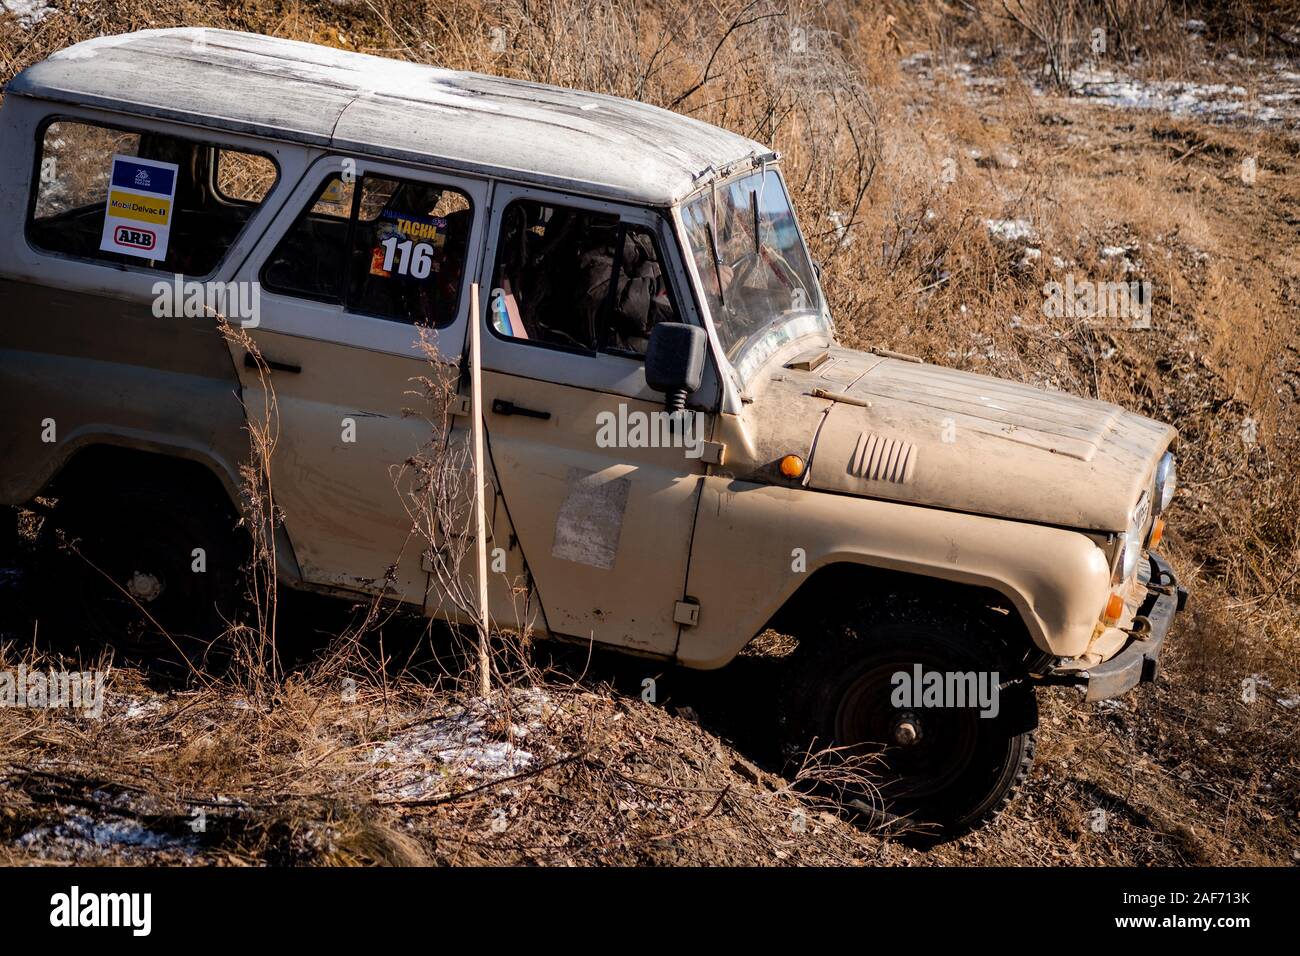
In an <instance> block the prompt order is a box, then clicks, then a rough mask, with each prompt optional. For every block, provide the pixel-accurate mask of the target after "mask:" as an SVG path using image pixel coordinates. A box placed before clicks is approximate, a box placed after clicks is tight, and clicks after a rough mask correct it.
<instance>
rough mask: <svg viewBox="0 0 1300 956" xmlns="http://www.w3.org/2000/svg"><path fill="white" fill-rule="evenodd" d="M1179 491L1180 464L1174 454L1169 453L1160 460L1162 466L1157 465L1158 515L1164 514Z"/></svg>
mask: <svg viewBox="0 0 1300 956" xmlns="http://www.w3.org/2000/svg"><path fill="white" fill-rule="evenodd" d="M1177 490H1178V463H1177V462H1176V460H1175V459H1174V453H1173V452H1170V451H1167V452H1165V454H1164V457H1162V458H1161V459H1160V464H1158V465H1156V488H1155V492H1156V497H1155V504H1156V514H1164V512H1165V509H1166V508H1168V507H1169V503H1170V502H1171V501H1173V500H1174V492H1175V491H1177Z"/></svg>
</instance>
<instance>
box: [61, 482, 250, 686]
mask: <svg viewBox="0 0 1300 956" xmlns="http://www.w3.org/2000/svg"><path fill="white" fill-rule="evenodd" d="M235 523H236V519H235V517H234V515H233V513H232V511H231V509H230V507H229V505H228V503H227V502H225V501H224V500H220V499H216V498H215V497H214V496H211V495H207V494H203V493H196V492H193V491H189V490H186V489H184V488H183V487H173V486H171V485H170V484H168V483H166V482H165V479H162V478H159V479H153V480H150V479H144V480H141V481H130V480H121V479H118V480H113V479H109V480H108V481H105V482H104V483H103V484H101V485H98V486H96V487H88V486H87V485H86V484H82V485H80V486H79V487H77V488H76V489H74V490H72V491H71V492H70V493H68V494H62V495H60V497H59V500H58V503H57V504H56V506H55V509H54V513H53V514H52V515H51V516H50V520H49V521H47V522H46V525H45V527H44V528H43V529H42V533H43V535H46V534H47V533H48V534H53V533H54V531H55V529H58V530H59V531H61V532H62V534H63V538H64V541H65V542H67V543H68V544H69V545H70V547H69V548H67V549H65V550H63V552H62V555H61V562H62V565H63V568H64V571H65V574H63V575H60V576H58V577H59V578H60V579H59V580H57V585H56V587H57V591H56V592H54V593H51V595H50V599H49V600H50V604H51V606H52V607H54V608H55V609H56V619H57V620H56V623H57V624H58V625H59V626H60V628H61V629H62V630H63V631H64V632H65V634H70V635H75V636H77V637H78V638H81V637H86V638H89V639H90V640H91V641H93V642H98V643H101V644H104V645H107V646H110V647H113V648H115V649H117V650H118V651H119V652H120V653H121V654H122V655H124V656H125V657H127V658H128V659H131V660H139V661H143V662H145V663H149V664H173V665H180V666H183V667H185V668H186V669H188V667H189V666H195V667H216V666H219V665H220V664H221V663H223V662H224V655H223V653H222V650H223V648H222V647H221V645H220V638H221V636H222V635H223V634H224V633H225V632H226V631H227V629H228V628H229V627H230V625H231V623H233V622H234V621H236V620H237V619H238V616H239V614H240V613H241V611H242V609H243V606H244V600H243V595H242V593H241V591H242V588H241V583H242V580H243V577H242V572H241V564H242V563H243V561H244V559H245V553H244V551H245V548H242V547H241V545H242V543H243V542H244V541H245V540H246V539H245V538H244V537H243V536H242V535H241V534H239V533H238V532H237V531H236V529H235ZM47 529H48V532H47ZM48 543H50V542H48V541H47V544H48ZM196 548H201V549H203V567H204V570H201V571H200V570H196V569H195V568H196V557H197V556H196V555H195V549H196ZM47 550H48V549H47ZM46 582H47V584H48V583H50V579H49V578H46Z"/></svg>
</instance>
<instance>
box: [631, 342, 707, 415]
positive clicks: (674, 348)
mask: <svg viewBox="0 0 1300 956" xmlns="http://www.w3.org/2000/svg"><path fill="white" fill-rule="evenodd" d="M707 342H708V337H707V336H706V335H705V334H704V330H703V329H701V328H698V327H696V326H694V325H686V324H685V323H683V322H660V323H659V324H658V325H656V326H655V327H654V328H652V329H651V330H650V344H649V345H648V346H647V347H646V350H645V381H646V384H647V385H649V386H650V387H651V388H653V389H654V390H655V391H656V392H663V393H664V407H665V408H667V409H668V411H670V412H675V411H678V410H679V409H682V408H685V407H686V397H687V396H688V395H690V394H691V392H693V391H695V390H696V389H697V388H699V387H700V382H701V381H702V380H703V378H704V347H705V344H706V343H707Z"/></svg>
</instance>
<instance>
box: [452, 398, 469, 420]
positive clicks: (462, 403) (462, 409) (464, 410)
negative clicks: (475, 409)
mask: <svg viewBox="0 0 1300 956" xmlns="http://www.w3.org/2000/svg"><path fill="white" fill-rule="evenodd" d="M470 405H471V401H470V396H468V395H457V396H456V397H455V398H453V399H452V400H451V414H452V417H453V418H454V417H456V416H459V415H469V413H470Z"/></svg>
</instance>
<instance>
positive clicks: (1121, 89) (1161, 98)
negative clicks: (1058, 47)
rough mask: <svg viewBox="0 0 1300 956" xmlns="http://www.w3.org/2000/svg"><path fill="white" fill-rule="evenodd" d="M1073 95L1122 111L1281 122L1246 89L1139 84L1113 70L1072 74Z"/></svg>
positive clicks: (1222, 85) (1272, 109)
mask: <svg viewBox="0 0 1300 956" xmlns="http://www.w3.org/2000/svg"><path fill="white" fill-rule="evenodd" d="M1070 91H1071V93H1073V94H1074V95H1075V96H1080V97H1085V98H1087V99H1089V100H1092V101H1093V102H1096V103H1102V104H1104V105H1106V106H1114V107H1117V108H1120V109H1138V110H1156V111H1159V112H1164V113H1171V114H1173V115H1175V116H1202V117H1208V118H1212V119H1214V118H1218V119H1239V120H1246V119H1250V120H1257V121H1259V122H1264V123H1268V122H1273V121H1275V120H1278V119H1280V118H1282V114H1281V113H1280V112H1279V111H1278V109H1277V108H1276V107H1273V106H1259V105H1256V104H1253V103H1251V102H1250V101H1249V100H1248V98H1247V97H1248V95H1249V94H1248V92H1247V90H1246V88H1245V87H1243V86H1237V85H1229V84H1227V83H1188V82H1183V81H1180V80H1139V79H1134V78H1132V77H1126V76H1124V75H1122V74H1120V73H1118V72H1116V71H1114V70H1103V69H1097V68H1094V67H1081V68H1079V69H1077V70H1073V71H1072V72H1071V74H1070Z"/></svg>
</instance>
